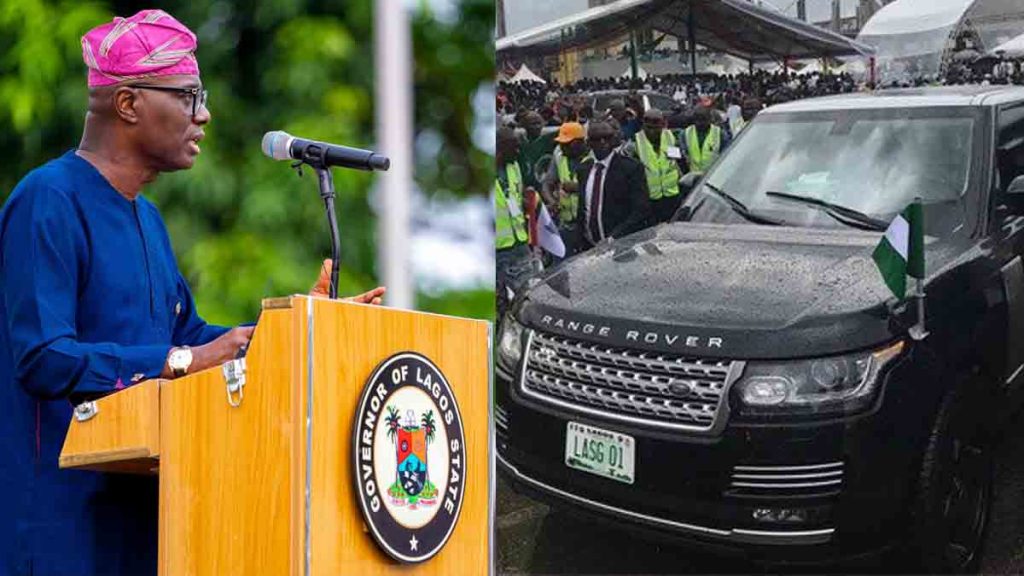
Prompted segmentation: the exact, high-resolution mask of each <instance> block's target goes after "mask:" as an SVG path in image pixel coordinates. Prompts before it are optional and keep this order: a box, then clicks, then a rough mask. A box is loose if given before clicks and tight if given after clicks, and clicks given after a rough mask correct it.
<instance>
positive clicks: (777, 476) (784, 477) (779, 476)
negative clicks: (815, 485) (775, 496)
mask: <svg viewBox="0 0 1024 576" xmlns="http://www.w3.org/2000/svg"><path fill="white" fill-rule="evenodd" d="M842 475H843V471H842V470H834V471H832V472H818V473H816V474H763V475H762V474H733V475H732V477H733V478H736V479H739V480H803V479H806V478H830V477H834V476H842Z"/></svg>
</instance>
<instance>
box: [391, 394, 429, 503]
mask: <svg viewBox="0 0 1024 576" xmlns="http://www.w3.org/2000/svg"><path fill="white" fill-rule="evenodd" d="M387 409H388V415H387V417H385V418H384V421H385V423H386V424H387V427H388V428H387V430H388V432H387V434H388V437H389V438H391V439H392V440H394V442H395V482H394V483H393V484H392V485H391V487H390V488H388V496H390V497H391V498H392V502H393V503H394V504H395V505H396V506H409V507H411V508H415V507H416V506H418V505H419V506H433V505H435V504H437V486H435V485H434V484H433V482H431V481H430V477H429V474H428V472H427V462H428V456H427V445H428V444H430V443H431V442H433V441H434V430H436V429H437V422H435V420H434V411H433V410H430V409H428V410H427V411H426V412H424V413H423V414H422V416H421V417H420V418H419V419H417V418H416V415H415V413H414V412H413V411H412V410H407V411H406V417H405V419H404V420H403V419H402V418H401V417H399V415H398V413H399V409H398V408H396V407H394V406H388V407H387Z"/></svg>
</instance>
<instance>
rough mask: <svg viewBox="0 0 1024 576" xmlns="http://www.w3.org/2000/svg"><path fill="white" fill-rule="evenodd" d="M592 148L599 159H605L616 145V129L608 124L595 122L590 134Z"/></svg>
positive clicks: (589, 139) (589, 140) (589, 141)
mask: <svg viewBox="0 0 1024 576" xmlns="http://www.w3.org/2000/svg"><path fill="white" fill-rule="evenodd" d="M588 143H589V144H590V149H591V150H593V151H594V156H595V157H596V158H597V159H598V160H604V159H605V158H607V157H608V155H609V154H611V152H612V148H613V147H614V146H615V131H614V130H613V129H612V127H611V126H609V125H608V124H595V125H594V126H592V127H591V128H590V134H589V135H588Z"/></svg>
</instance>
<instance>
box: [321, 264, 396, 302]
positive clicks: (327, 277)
mask: <svg viewBox="0 0 1024 576" xmlns="http://www.w3.org/2000/svg"><path fill="white" fill-rule="evenodd" d="M333 265H334V263H333V262H332V261H331V259H330V258H325V259H324V262H323V265H322V266H321V267H320V278H319V279H318V280H317V281H316V284H315V285H314V286H313V289H312V290H310V291H309V295H310V296H320V297H323V298H327V297H328V296H329V295H330V289H331V267H332V266H333ZM386 290H387V289H386V288H384V287H383V286H377V287H376V288H374V289H373V290H370V291H369V292H363V293H362V294H358V295H356V296H349V297H348V298H342V300H345V301H347V302H358V303H359V304H372V305H374V306H379V305H380V304H381V302H382V297H383V296H384V292H385V291H386Z"/></svg>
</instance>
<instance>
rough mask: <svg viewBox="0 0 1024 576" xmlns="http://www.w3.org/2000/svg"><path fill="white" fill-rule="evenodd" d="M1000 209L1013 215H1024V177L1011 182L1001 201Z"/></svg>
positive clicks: (1018, 177)
mask: <svg viewBox="0 0 1024 576" xmlns="http://www.w3.org/2000/svg"><path fill="white" fill-rule="evenodd" d="M999 205H1000V206H999V209H1000V210H1003V211H1005V212H1007V213H1009V214H1013V215H1015V216H1016V215H1024V175H1021V176H1017V177H1016V178H1014V179H1013V180H1011V181H1010V185H1009V186H1007V187H1006V192H1005V193H1003V195H1002V198H1001V199H1000V201H999Z"/></svg>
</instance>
